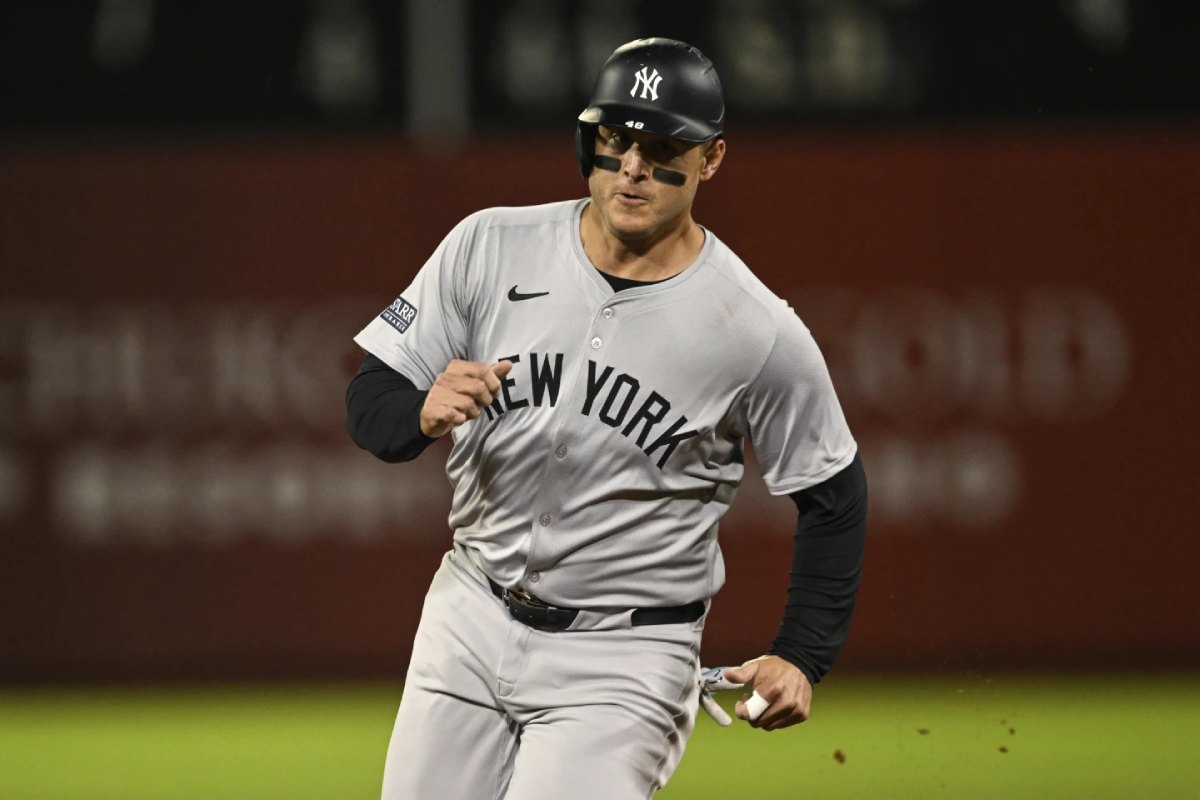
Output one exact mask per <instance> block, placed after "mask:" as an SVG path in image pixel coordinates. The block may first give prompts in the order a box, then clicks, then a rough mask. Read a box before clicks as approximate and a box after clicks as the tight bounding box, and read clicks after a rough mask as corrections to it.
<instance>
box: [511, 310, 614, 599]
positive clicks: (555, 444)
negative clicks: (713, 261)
mask: <svg viewBox="0 0 1200 800" xmlns="http://www.w3.org/2000/svg"><path fill="white" fill-rule="evenodd" d="M616 305H617V301H616V299H615V298H614V297H609V298H608V299H607V300H606V301H605V302H604V303H603V304H601V306H600V308H599V309H597V310H596V312H595V313H594V314H593V316H592V324H591V325H590V326H589V327H588V329H587V332H586V334H585V335H584V341H583V344H582V346H581V347H580V348H579V352H578V355H577V356H576V363H577V364H578V365H579V366H578V368H577V371H576V375H575V380H574V381H573V382H572V385H571V392H570V393H569V395H568V396H567V397H565V398H564V401H565V402H563V403H561V404H560V406H559V409H558V410H557V412H556V413H557V414H558V415H559V419H558V421H557V422H556V424H555V425H554V428H553V433H554V435H553V437H552V438H551V441H550V448H549V451H548V453H547V455H546V457H545V463H544V467H543V469H542V475H541V479H540V480H539V482H538V491H537V494H536V496H535V502H534V507H533V511H534V515H533V519H532V520H531V522H530V532H529V548H528V550H527V551H526V560H525V579H524V583H525V588H526V590H527V591H528V592H529V593H530V594H533V595H537V593H538V592H537V590H538V584H539V583H540V582H541V581H542V580H543V575H542V573H543V572H544V571H545V569H546V566H547V565H550V564H554V563H556V562H557V561H558V560H559V556H560V555H561V554H559V553H556V552H555V551H556V549H557V548H555V547H554V546H553V545H552V544H551V542H552V540H553V537H554V532H555V527H556V526H557V525H559V524H560V522H561V516H562V513H563V511H564V507H563V503H564V500H565V499H566V498H570V497H571V496H572V480H573V478H574V475H575V474H576V473H577V472H578V467H579V465H580V463H581V461H580V459H583V458H596V457H597V456H598V454H599V453H600V452H602V450H601V449H600V448H597V446H596V444H597V443H596V441H592V442H587V441H586V438H587V430H586V429H584V427H583V426H594V422H591V421H589V420H588V418H587V417H585V416H583V415H582V414H581V413H580V408H581V406H582V402H581V398H582V397H584V396H585V395H586V393H587V382H588V369H587V366H586V365H587V363H588V361H589V360H591V361H595V362H596V363H597V364H598V365H603V364H604V361H605V353H606V348H607V347H609V346H610V342H611V340H612V338H613V337H614V335H615V334H616V331H617V320H618V314H617V310H616V308H615V307H614V306H616ZM592 436H593V437H594V436H595V434H594V433H593V434H592Z"/></svg>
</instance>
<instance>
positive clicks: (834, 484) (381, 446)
mask: <svg viewBox="0 0 1200 800" xmlns="http://www.w3.org/2000/svg"><path fill="white" fill-rule="evenodd" d="M600 274H601V275H603V276H604V278H605V279H606V280H607V281H608V283H609V284H610V285H611V286H612V288H613V290H614V291H617V292H619V291H621V290H623V289H629V288H633V287H635V286H644V285H646V284H647V283H657V281H634V280H630V279H628V278H618V277H616V276H615V275H609V274H607V273H604V272H601V273H600ZM426 394H428V392H425V391H422V390H420V389H418V388H417V387H416V386H415V385H414V384H413V383H412V381H410V380H409V379H408V378H406V377H405V376H403V375H401V374H400V373H399V372H396V371H395V370H393V369H392V368H391V367H389V366H388V365H387V364H385V363H384V362H383V361H381V360H380V359H378V358H377V357H375V356H373V355H371V354H370V353H367V354H366V356H365V357H364V358H363V362H362V365H361V366H360V367H359V369H358V373H357V374H356V375H355V376H354V378H353V379H351V381H350V385H349V387H348V388H347V390H346V430H347V432H348V433H349V434H350V438H351V439H353V440H354V443H355V444H357V445H358V446H359V447H361V448H363V449H364V450H367V451H368V452H370V453H372V454H373V455H375V456H376V457H377V458H380V459H382V460H383V461H387V462H391V463H397V462H402V461H411V460H412V459H414V458H416V457H417V456H418V455H420V454H421V453H422V452H423V451H424V450H425V448H427V447H428V446H429V445H430V444H432V443H433V442H434V441H435V440H433V439H431V438H429V437H428V436H425V435H424V434H423V433H421V423H420V413H421V406H422V404H423V403H424V402H425V395H426ZM791 498H792V500H793V501H794V502H795V504H796V509H797V511H798V518H797V520H796V533H795V538H794V544H793V550H792V567H791V573H790V580H789V582H788V593H787V595H788V599H787V604H786V606H785V607H784V613H783V619H782V621H781V622H780V625H779V631H778V633H777V634H776V635H775V640H774V642H773V643H772V644H771V647H770V649H769V650H768V651H767V652H768V653H769V654H771V655H777V656H779V657H780V658H783V659H784V660H786V661H788V662H789V663H791V664H793V665H795V666H796V667H798V668H799V669H800V670H801V671H802V672H803V673H804V674H805V675H806V676H807V677H808V679H809V681H811V682H812V683H816V682H817V681H819V680H820V679H821V678H822V677H823V676H824V675H825V674H826V673H827V672H828V671H829V670H830V668H832V667H833V664H834V662H835V661H836V660H837V657H838V654H839V653H840V652H841V650H842V647H843V645H844V644H845V642H846V636H847V634H848V632H849V629H850V619H851V617H852V616H853V613H854V600H855V596H856V594H857V592H858V583H859V577H860V575H861V573H862V563H863V551H864V549H865V544H866V517H867V482H866V474H865V473H864V471H863V466H862V460H861V459H860V457H859V456H858V455H855V456H854V460H853V461H851V462H850V464H849V465H847V466H846V467H845V468H844V469H842V470H841V471H839V472H838V473H836V474H835V475H833V476H832V477H830V478H828V479H827V480H825V481H823V482H821V483H819V484H817V485H815V486H811V487H809V488H807V489H803V490H801V491H798V492H793V493H792V494H791Z"/></svg>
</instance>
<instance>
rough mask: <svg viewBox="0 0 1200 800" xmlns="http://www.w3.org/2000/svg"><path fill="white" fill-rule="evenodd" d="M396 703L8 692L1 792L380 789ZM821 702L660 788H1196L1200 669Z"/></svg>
mask: <svg viewBox="0 0 1200 800" xmlns="http://www.w3.org/2000/svg"><path fill="white" fill-rule="evenodd" d="M726 699H727V700H729V701H730V702H731V701H732V700H733V698H732V697H731V696H730V697H728V698H726ZM398 700H399V691H398V689H397V688H395V687H383V686H356V685H352V686H331V687H314V686H262V687H234V688H228V687H219V688H196V689H191V690H180V689H93V690H82V689H69V690H68V689H59V690H50V689H40V690H26V691H16V690H12V689H9V690H3V691H0V798H5V799H6V800H7V798H14V800H15V799H16V798H22V799H24V798H28V799H29V800H62V799H63V798H88V799H89V800H107V799H108V798H112V799H113V800H116V798H120V799H121V800H140V799H142V798H145V799H146V800H149V799H151V798H153V800H191V799H192V798H197V799H199V798H205V799H206V800H215V799H219V798H261V799H263V800H271V799H272V798H289V800H304V799H305V798H339V800H340V799H341V798H375V797H377V796H378V789H379V781H380V773H381V769H382V762H383V756H384V752H385V749H386V746H387V739H388V734H389V731H390V729H391V723H392V716H393V714H394V712H395V705H396V703H397V702H398ZM813 711H814V713H813V718H812V719H811V720H810V721H809V722H807V723H805V724H804V725H801V726H798V727H796V728H792V729H789V730H786V731H779V732H775V733H764V732H762V731H755V730H752V729H750V728H747V727H746V726H745V725H743V724H740V723H737V724H735V727H734V728H731V729H721V728H718V727H717V726H716V725H714V724H712V723H711V722H710V721H709V720H708V719H707V717H704V716H702V717H701V721H700V724H699V725H698V727H697V730H696V734H695V735H694V736H693V738H692V743H691V745H690V746H689V748H688V752H687V755H686V756H685V757H684V760H683V763H682V765H681V766H680V768H679V771H678V772H677V773H676V776H675V779H674V780H673V781H672V782H671V785H670V786H668V787H667V789H666V790H664V791H663V792H662V793H660V794H659V795H658V797H660V798H663V800H685V799H686V800H708V799H709V798H713V799H716V798H720V800H731V799H732V800H740V799H741V798H747V799H752V800H774V799H775V798H805V799H806V800H816V799H817V798H819V799H820V800H836V799H837V798H869V799H870V800H882V799H884V798H887V799H890V798H928V797H946V798H1056V799H1057V798H1089V800H1096V799H1097V798H1129V797H1139V798H1141V797H1146V798H1177V797H1179V798H1182V797H1193V796H1200V676H1184V675H1153V674H1152V675H1146V676H1140V677H1134V676H1127V677H1124V676H1123V677H1095V676H1057V677H1028V676H998V677H993V678H991V679H984V678H978V677H961V676H949V677H947V676H942V677H937V678H907V679H901V678H869V677H865V676H857V675H848V676H837V675H835V676H833V677H831V678H830V679H829V680H828V681H826V682H825V683H823V684H822V685H821V686H820V687H818V690H817V695H816V702H815V704H814V709H813ZM1010 731H1011V732H1010ZM835 752H840V753H841V754H842V756H844V760H843V761H841V762H839V761H838V760H837V759H835V757H834V754H835Z"/></svg>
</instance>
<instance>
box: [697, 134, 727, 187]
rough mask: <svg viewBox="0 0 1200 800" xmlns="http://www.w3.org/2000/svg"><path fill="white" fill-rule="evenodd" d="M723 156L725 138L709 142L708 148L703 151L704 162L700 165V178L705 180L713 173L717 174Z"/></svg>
mask: <svg viewBox="0 0 1200 800" xmlns="http://www.w3.org/2000/svg"><path fill="white" fill-rule="evenodd" d="M724 158H725V140H724V139H714V140H713V141H712V143H711V144H709V146H708V149H707V150H705V151H704V164H703V165H701V167H700V180H702V181H706V180H708V179H709V178H711V177H712V176H713V175H716V174H717V170H718V169H720V167H721V161H722V160H723V159H724Z"/></svg>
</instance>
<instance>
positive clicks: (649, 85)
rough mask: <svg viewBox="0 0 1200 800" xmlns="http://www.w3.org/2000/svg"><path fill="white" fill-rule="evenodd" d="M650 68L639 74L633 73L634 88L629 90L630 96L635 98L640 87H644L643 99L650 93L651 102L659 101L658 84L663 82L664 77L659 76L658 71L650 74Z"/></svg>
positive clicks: (643, 69) (643, 68) (645, 68)
mask: <svg viewBox="0 0 1200 800" xmlns="http://www.w3.org/2000/svg"><path fill="white" fill-rule="evenodd" d="M649 69H650V68H649V67H642V68H641V70H639V71H638V72H635V73H633V88H632V89H630V90H629V96H630V97H633V96H634V95H635V94H637V90H638V87H639V86H640V87H642V99H643V100H645V99H646V93H647V92H649V93H650V99H651V100H657V99H658V84H659V83H661V82H662V75H659V74H658V70H654V72H648V71H649Z"/></svg>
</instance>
